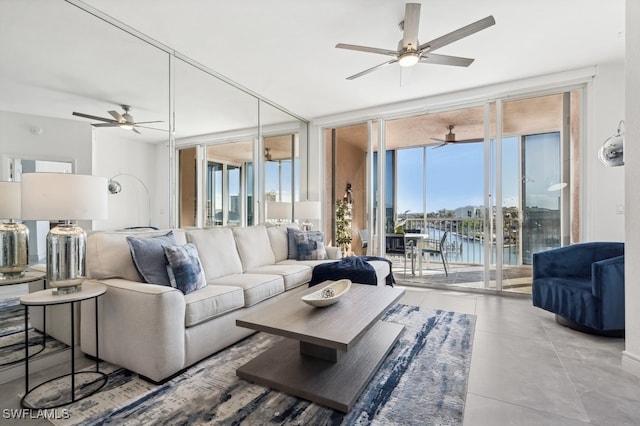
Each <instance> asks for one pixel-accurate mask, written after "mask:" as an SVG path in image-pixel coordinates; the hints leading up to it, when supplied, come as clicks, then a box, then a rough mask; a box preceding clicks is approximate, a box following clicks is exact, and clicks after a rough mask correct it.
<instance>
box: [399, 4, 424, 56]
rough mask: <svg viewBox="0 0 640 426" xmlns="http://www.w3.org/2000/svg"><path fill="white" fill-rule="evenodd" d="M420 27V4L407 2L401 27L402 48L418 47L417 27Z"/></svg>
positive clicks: (412, 48) (414, 48) (411, 48)
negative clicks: (402, 32)
mask: <svg viewBox="0 0 640 426" xmlns="http://www.w3.org/2000/svg"><path fill="white" fill-rule="evenodd" d="M419 27H420V4H419V3H407V5H406V6H405V9H404V21H403V25H402V29H403V31H404V34H403V37H402V47H403V48H404V49H410V50H417V49H418V28H419Z"/></svg>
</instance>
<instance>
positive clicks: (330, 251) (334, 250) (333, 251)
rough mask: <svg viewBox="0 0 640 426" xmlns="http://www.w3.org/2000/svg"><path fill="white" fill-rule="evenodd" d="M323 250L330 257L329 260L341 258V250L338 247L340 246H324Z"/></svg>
mask: <svg viewBox="0 0 640 426" xmlns="http://www.w3.org/2000/svg"><path fill="white" fill-rule="evenodd" d="M325 250H326V252H327V258H328V259H331V260H339V259H342V250H341V249H340V247H331V246H327V247H325Z"/></svg>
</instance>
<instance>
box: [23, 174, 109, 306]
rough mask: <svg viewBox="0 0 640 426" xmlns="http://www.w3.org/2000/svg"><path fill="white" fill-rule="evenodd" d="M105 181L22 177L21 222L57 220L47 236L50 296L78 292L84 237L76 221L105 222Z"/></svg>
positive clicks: (78, 177) (82, 177)
mask: <svg viewBox="0 0 640 426" xmlns="http://www.w3.org/2000/svg"><path fill="white" fill-rule="evenodd" d="M107 213H108V208H107V179H106V178H103V177H98V176H88V175H77V174H67V173H24V174H22V218H23V219H29V220H57V221H60V223H59V224H58V226H56V227H54V228H52V229H51V230H50V231H49V233H48V234H47V281H48V283H49V285H50V286H51V287H53V288H54V291H53V294H67V293H72V292H75V291H79V290H80V286H81V285H82V283H83V281H84V280H85V278H86V275H85V255H86V242H87V234H86V233H85V232H84V230H83V229H82V228H81V227H79V226H78V225H77V224H76V221H77V220H94V219H106V218H107Z"/></svg>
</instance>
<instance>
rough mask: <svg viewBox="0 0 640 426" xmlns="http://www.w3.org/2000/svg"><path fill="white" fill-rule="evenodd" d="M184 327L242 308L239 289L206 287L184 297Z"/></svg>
mask: <svg viewBox="0 0 640 426" xmlns="http://www.w3.org/2000/svg"><path fill="white" fill-rule="evenodd" d="M184 301H185V304H186V307H185V319H184V322H185V326H186V327H191V326H193V325H196V324H199V323H201V322H204V321H208V320H210V319H211V318H215V317H217V316H220V315H222V314H225V313H227V312H231V311H234V310H236V309H239V308H242V307H243V306H244V293H243V291H242V289H241V288H240V287H232V286H227V285H225V286H220V285H207V286H206V287H204V288H201V289H199V290H198V291H194V292H192V293H189V294H187V295H185V296H184Z"/></svg>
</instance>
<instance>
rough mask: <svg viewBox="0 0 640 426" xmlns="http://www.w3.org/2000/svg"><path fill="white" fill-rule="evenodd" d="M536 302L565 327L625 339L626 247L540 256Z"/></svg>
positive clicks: (583, 247) (596, 245)
mask: <svg viewBox="0 0 640 426" xmlns="http://www.w3.org/2000/svg"><path fill="white" fill-rule="evenodd" d="M532 299H533V305H534V306H537V307H539V308H542V309H545V310H547V311H549V312H553V313H555V314H556V321H557V322H558V323H560V324H562V325H566V326H568V327H571V328H575V329H577V330H580V331H584V332H588V333H593V334H600V335H611V336H620V335H624V243H615V242H590V243H580V244H574V245H571V246H566V247H561V248H557V249H552V250H548V251H544V252H540V253H535V254H534V255H533V287H532Z"/></svg>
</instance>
